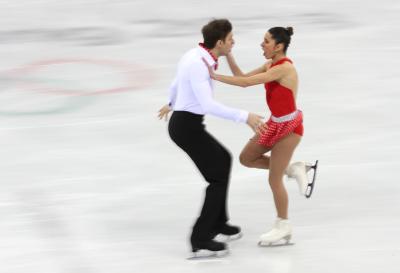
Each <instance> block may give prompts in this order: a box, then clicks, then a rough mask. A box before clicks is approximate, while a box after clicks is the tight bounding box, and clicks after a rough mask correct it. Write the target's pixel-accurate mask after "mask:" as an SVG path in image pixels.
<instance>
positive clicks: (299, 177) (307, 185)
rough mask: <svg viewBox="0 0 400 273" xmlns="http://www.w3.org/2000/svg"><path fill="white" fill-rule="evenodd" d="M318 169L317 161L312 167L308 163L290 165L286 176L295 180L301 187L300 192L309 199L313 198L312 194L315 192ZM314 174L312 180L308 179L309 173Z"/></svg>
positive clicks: (300, 162)
mask: <svg viewBox="0 0 400 273" xmlns="http://www.w3.org/2000/svg"><path fill="white" fill-rule="evenodd" d="M317 167H318V160H317V161H315V164H314V165H312V164H311V163H306V162H302V161H299V162H294V163H292V164H290V165H289V167H288V168H287V169H286V174H287V176H288V177H289V178H293V179H295V180H296V182H297V184H298V185H299V191H300V194H301V195H304V196H305V197H307V198H310V197H311V194H312V192H313V190H314V185H315V179H316V177H317ZM311 170H312V171H313V172H312V178H311V179H310V178H309V177H308V173H309V171H311Z"/></svg>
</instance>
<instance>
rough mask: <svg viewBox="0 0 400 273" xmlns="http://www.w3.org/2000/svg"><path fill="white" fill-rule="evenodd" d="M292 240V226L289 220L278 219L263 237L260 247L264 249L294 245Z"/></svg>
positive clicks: (259, 243)
mask: <svg viewBox="0 0 400 273" xmlns="http://www.w3.org/2000/svg"><path fill="white" fill-rule="evenodd" d="M291 238H292V226H291V225H290V222H289V220H287V219H286V220H284V219H281V218H278V219H276V221H275V224H274V226H273V227H272V229H271V230H270V231H268V232H267V233H264V234H262V235H261V237H260V241H259V242H258V245H259V246H263V247H265V246H267V247H270V246H283V245H292V243H290V239H291Z"/></svg>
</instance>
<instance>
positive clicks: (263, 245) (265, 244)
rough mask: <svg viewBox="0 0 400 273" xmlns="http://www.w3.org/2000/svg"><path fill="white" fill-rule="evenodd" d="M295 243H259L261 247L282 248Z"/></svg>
mask: <svg viewBox="0 0 400 273" xmlns="http://www.w3.org/2000/svg"><path fill="white" fill-rule="evenodd" d="M292 245H294V243H292V242H287V243H265V242H258V246H259V247H265V248H268V247H282V246H292Z"/></svg>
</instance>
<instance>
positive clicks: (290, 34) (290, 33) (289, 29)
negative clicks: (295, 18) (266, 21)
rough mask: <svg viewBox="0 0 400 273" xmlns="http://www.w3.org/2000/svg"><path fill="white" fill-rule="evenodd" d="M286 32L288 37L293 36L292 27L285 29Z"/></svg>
mask: <svg viewBox="0 0 400 273" xmlns="http://www.w3.org/2000/svg"><path fill="white" fill-rule="evenodd" d="M286 31H287V32H288V34H289V36H292V35H293V28H292V27H287V28H286Z"/></svg>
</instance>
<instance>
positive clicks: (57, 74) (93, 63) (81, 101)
mask: <svg viewBox="0 0 400 273" xmlns="http://www.w3.org/2000/svg"><path fill="white" fill-rule="evenodd" d="M151 74H154V72H153V71H150V69H149V68H147V67H145V66H143V65H137V64H135V65H133V64H130V63H126V62H122V61H115V60H99V59H86V58H81V59H78V58H75V59H53V60H45V61H38V62H34V63H31V64H28V65H25V66H22V67H19V68H15V69H11V70H7V71H3V72H0V101H1V103H0V115H5V116H16V115H19V116H21V115H43V114H56V113H65V112H69V111H73V110H76V109H78V108H81V107H83V106H84V105H87V104H88V103H90V102H92V101H93V100H94V99H95V97H98V96H100V95H107V94H115V93H121V92H129V91H136V90H140V89H144V88H146V87H147V85H148V83H149V81H150V75H151ZM116 81H117V82H118V83H117V84H116Z"/></svg>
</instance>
